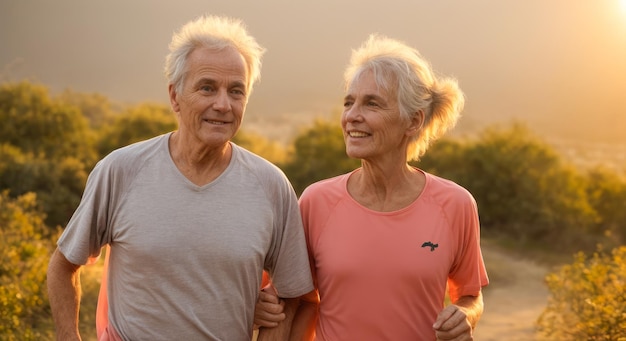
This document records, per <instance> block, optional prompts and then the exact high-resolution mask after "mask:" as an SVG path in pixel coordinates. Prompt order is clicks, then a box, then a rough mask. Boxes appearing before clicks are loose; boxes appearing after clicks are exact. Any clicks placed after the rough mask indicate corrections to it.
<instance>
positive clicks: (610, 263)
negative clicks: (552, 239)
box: [538, 246, 626, 341]
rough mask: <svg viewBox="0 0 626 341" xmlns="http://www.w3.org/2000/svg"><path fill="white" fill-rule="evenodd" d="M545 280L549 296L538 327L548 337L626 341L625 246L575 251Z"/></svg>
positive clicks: (572, 339)
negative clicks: (571, 258)
mask: <svg viewBox="0 0 626 341" xmlns="http://www.w3.org/2000/svg"><path fill="white" fill-rule="evenodd" d="M546 282H547V285H548V288H549V290H550V294H551V297H550V298H549V300H548V305H547V307H546V309H545V310H544V312H543V313H542V315H541V316H540V318H539V320H538V328H539V332H540V334H541V335H542V336H543V337H545V338H546V339H547V340H562V341H569V340H571V341H579V340H616V341H626V247H624V246H623V247H620V248H616V249H614V250H613V251H612V252H611V253H608V254H607V253H603V252H601V251H598V252H596V253H594V254H593V255H592V256H591V257H587V256H586V255H585V254H583V253H578V254H577V255H576V256H575V260H574V263H572V264H570V265H565V266H563V267H562V268H561V269H560V271H559V272H557V273H552V274H550V275H548V276H547V277H546Z"/></svg>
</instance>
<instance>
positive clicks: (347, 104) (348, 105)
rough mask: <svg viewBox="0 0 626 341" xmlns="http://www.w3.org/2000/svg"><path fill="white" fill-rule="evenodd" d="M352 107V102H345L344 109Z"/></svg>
mask: <svg viewBox="0 0 626 341" xmlns="http://www.w3.org/2000/svg"><path fill="white" fill-rule="evenodd" d="M350 106H352V102H351V101H345V102H343V107H344V108H348V107H350Z"/></svg>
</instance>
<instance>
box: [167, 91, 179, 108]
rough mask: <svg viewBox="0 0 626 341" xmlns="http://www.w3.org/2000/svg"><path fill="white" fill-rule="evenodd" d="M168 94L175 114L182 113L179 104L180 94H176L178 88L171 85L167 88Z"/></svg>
mask: <svg viewBox="0 0 626 341" xmlns="http://www.w3.org/2000/svg"><path fill="white" fill-rule="evenodd" d="M167 92H168V93H169V96H170V106H171V107H172V110H173V111H174V112H179V111H180V105H179V104H178V93H176V87H175V86H174V84H170V85H168V87H167Z"/></svg>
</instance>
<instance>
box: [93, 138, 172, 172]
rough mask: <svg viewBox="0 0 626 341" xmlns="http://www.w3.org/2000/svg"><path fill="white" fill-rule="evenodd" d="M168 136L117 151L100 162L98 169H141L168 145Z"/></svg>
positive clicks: (136, 143) (140, 142) (134, 144)
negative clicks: (163, 146) (165, 144)
mask: <svg viewBox="0 0 626 341" xmlns="http://www.w3.org/2000/svg"><path fill="white" fill-rule="evenodd" d="M167 138H168V135H167V134H165V135H159V136H156V137H153V138H150V139H148V140H144V141H139V142H135V143H132V144H130V145H127V146H124V147H121V148H118V149H115V150H114V151H112V152H111V153H109V154H108V155H107V156H105V157H104V158H103V159H102V160H100V161H99V162H98V165H97V167H99V168H107V169H110V170H111V171H131V170H133V169H140V168H141V167H142V166H143V165H144V163H145V161H146V160H148V159H149V158H150V157H152V156H154V155H155V154H157V152H158V151H159V150H160V147H162V144H163V143H166V142H167V141H164V139H165V140H167Z"/></svg>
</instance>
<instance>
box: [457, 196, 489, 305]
mask: <svg viewBox="0 0 626 341" xmlns="http://www.w3.org/2000/svg"><path fill="white" fill-rule="evenodd" d="M466 195H467V197H466V198H465V200H462V202H461V203H460V204H459V205H458V206H459V207H458V210H457V211H456V214H454V217H453V219H452V224H453V225H454V226H455V228H454V231H455V233H456V235H457V236H458V240H457V250H458V252H457V254H456V257H455V263H454V265H453V267H452V269H451V271H450V274H449V276H448V286H449V294H450V299H451V300H452V302H456V301H457V300H458V299H459V298H460V297H462V296H477V295H478V294H479V293H480V290H481V288H482V287H483V286H486V285H487V284H488V283H489V279H488V277H487V271H486V269H485V263H484V261H483V256H482V252H481V249H480V223H479V218H478V208H477V206H476V201H475V200H474V198H473V197H472V196H471V195H470V194H469V193H467V194H466ZM457 229H458V230H457Z"/></svg>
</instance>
